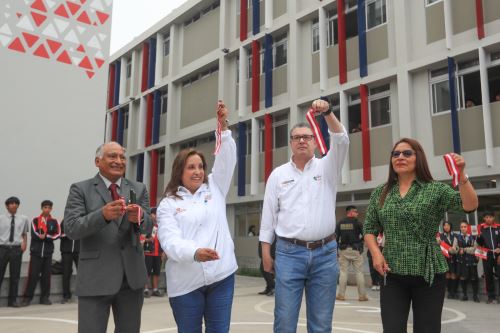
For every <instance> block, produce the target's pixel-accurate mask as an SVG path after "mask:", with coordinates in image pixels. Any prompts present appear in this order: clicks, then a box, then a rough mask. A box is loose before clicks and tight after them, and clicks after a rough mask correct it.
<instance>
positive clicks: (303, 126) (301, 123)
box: [290, 122, 312, 137]
mask: <svg viewBox="0 0 500 333" xmlns="http://www.w3.org/2000/svg"><path fill="white" fill-rule="evenodd" d="M296 128H309V129H311V126H309V124H308V123H305V122H300V123H297V124H295V125H293V127H292V128H291V129H290V137H291V136H292V133H293V130H294V129H296ZM311 131H312V130H311Z"/></svg>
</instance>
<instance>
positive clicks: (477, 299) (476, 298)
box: [472, 295, 479, 303]
mask: <svg viewBox="0 0 500 333" xmlns="http://www.w3.org/2000/svg"><path fill="white" fill-rule="evenodd" d="M472 300H473V301H474V302H476V303H479V297H477V295H474V296H472Z"/></svg>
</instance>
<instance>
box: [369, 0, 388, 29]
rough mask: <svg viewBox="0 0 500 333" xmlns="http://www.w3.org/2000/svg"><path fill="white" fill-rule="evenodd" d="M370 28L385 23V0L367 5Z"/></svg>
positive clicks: (378, 0)
mask: <svg viewBox="0 0 500 333" xmlns="http://www.w3.org/2000/svg"><path fill="white" fill-rule="evenodd" d="M366 16H367V21H368V29H371V28H373V27H376V26H377V25H380V24H382V23H385V0H377V1H374V2H371V3H369V4H368V5H367V9H366Z"/></svg>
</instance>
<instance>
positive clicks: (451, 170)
mask: <svg viewBox="0 0 500 333" xmlns="http://www.w3.org/2000/svg"><path fill="white" fill-rule="evenodd" d="M443 158H444V162H445V164H446V169H448V174H449V175H450V176H452V177H453V187H457V186H458V180H459V179H460V170H459V169H458V166H457V163H456V162H455V160H454V159H453V156H451V154H446V155H444V156H443Z"/></svg>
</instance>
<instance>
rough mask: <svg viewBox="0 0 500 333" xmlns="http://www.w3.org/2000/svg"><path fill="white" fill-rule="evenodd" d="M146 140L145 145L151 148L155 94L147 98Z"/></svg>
mask: <svg viewBox="0 0 500 333" xmlns="http://www.w3.org/2000/svg"><path fill="white" fill-rule="evenodd" d="M146 108H147V110H146V138H145V140H144V145H145V146H146V147H147V146H150V145H151V140H152V133H153V94H149V95H148V96H147V97H146Z"/></svg>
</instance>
